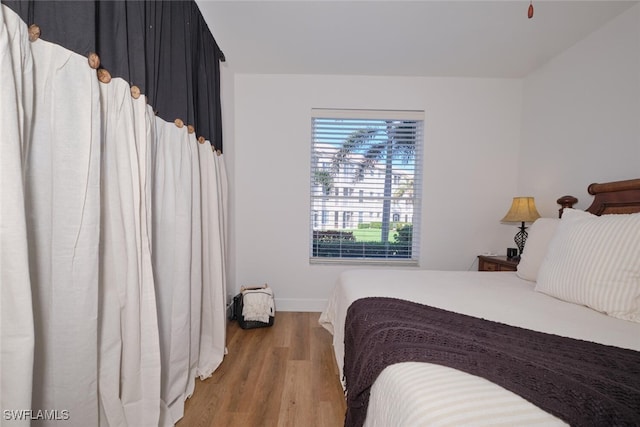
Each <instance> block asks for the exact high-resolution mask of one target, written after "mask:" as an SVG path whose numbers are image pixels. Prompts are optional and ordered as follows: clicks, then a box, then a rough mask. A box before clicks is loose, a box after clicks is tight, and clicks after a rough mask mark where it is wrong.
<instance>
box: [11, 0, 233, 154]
mask: <svg viewBox="0 0 640 427" xmlns="http://www.w3.org/2000/svg"><path fill="white" fill-rule="evenodd" d="M2 3H3V4H5V5H7V6H8V7H10V8H11V9H13V10H14V11H15V12H16V13H17V14H18V15H20V16H21V17H22V19H23V20H24V21H25V22H26V23H27V25H31V24H37V25H38V26H40V29H41V38H42V39H44V40H47V41H50V42H53V43H56V44H59V45H61V46H64V47H66V48H67V49H69V50H72V51H74V52H76V53H78V54H80V55H83V56H87V55H88V54H89V53H91V52H96V53H97V54H98V55H99V56H100V61H101V68H105V69H106V70H108V71H109V72H110V73H111V75H112V76H113V77H121V78H123V79H125V80H127V81H128V82H129V84H131V85H136V86H138V87H139V88H140V90H141V91H142V93H143V94H145V95H146V96H147V98H148V100H149V104H150V105H151V106H152V107H153V108H154V110H155V111H156V113H157V115H158V116H160V117H161V118H163V119H165V120H167V121H170V122H172V121H174V120H175V119H177V118H180V119H182V120H183V121H184V122H185V124H189V125H193V126H194V128H195V129H196V135H197V136H204V137H205V138H206V139H208V140H210V141H211V144H212V145H213V146H214V147H215V148H216V149H219V150H222V114H221V105H220V62H221V61H222V62H223V61H224V55H223V53H222V51H221V50H220V48H219V47H218V45H217V43H216V41H215V39H214V38H213V35H212V34H211V32H210V31H209V28H208V26H207V24H206V22H205V21H204V18H203V17H202V14H201V13H200V9H199V8H198V6H197V4H196V3H195V2H194V1H96V0H88V1H64V0H63V1H34V0H29V1H24V0H2Z"/></svg>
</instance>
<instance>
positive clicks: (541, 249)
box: [516, 218, 560, 282]
mask: <svg viewBox="0 0 640 427" xmlns="http://www.w3.org/2000/svg"><path fill="white" fill-rule="evenodd" d="M559 223H560V219H558V218H538V219H537V220H536V221H535V222H534V223H533V224H531V227H529V231H528V234H529V237H527V241H526V242H525V246H524V250H523V251H522V256H521V257H520V262H519V263H518V269H517V273H516V274H517V275H518V277H520V278H521V279H524V280H530V281H532V282H535V281H536V280H537V279H538V270H540V266H541V265H542V261H544V256H545V255H546V254H547V250H548V249H549V243H550V242H551V239H552V238H553V236H554V235H555V233H556V228H557V227H558V224H559Z"/></svg>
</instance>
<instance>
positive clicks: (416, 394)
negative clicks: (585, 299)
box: [320, 269, 640, 426]
mask: <svg viewBox="0 0 640 427" xmlns="http://www.w3.org/2000/svg"><path fill="white" fill-rule="evenodd" d="M533 288H534V283H532V282H528V281H525V280H522V279H519V278H518V277H517V276H516V274H515V273H514V272H477V271H464V272H462V271H460V272H458V271H455V272H454V271H432V270H392V269H385V270H380V269H371V270H351V271H347V272H344V273H342V274H341V276H340V279H339V282H338V284H337V285H336V287H335V289H334V291H333V293H332V295H331V297H330V299H329V303H328V305H327V308H326V309H325V311H324V312H323V313H322V314H321V316H320V323H321V324H322V325H323V326H324V327H325V328H326V329H327V330H329V332H331V333H332V334H333V346H334V352H335V356H336V362H337V364H338V368H339V370H340V377H341V378H342V365H343V360H344V321H345V317H346V313H347V309H348V308H349V305H351V303H352V302H353V301H355V300H357V299H359V298H363V297H367V296H387V297H395V298H402V299H407V300H411V301H416V302H419V303H422V304H426V305H430V306H433V307H439V308H443V309H447V310H451V311H455V312H458V313H463V314H467V315H471V316H475V317H480V318H483V319H487V320H493V321H497V322H502V323H506V324H509V325H513V326H519V327H524V328H528V329H532V330H536V331H541V332H548V333H553V334H556V335H561V336H567V337H572V338H578V339H583V340H588V341H593V342H598V343H602V344H607V345H613V346H617V347H624V348H629V349H633V350H637V351H640V323H633V322H628V321H624V320H619V319H615V318H612V317H609V316H606V315H603V314H601V313H598V312H596V311H593V310H591V309H589V308H586V307H582V306H578V305H575V304H570V303H566V302H563V301H560V300H557V299H555V298H552V297H549V296H547V295H545V294H542V293H539V292H535V291H534V289H533ZM365 425H367V426H389V425H394V426H418V425H430V426H431V425H433V426H436V425H456V426H461V425H474V426H480V425H491V426H496V425H545V426H546V425H564V423H563V422H562V421H561V420H558V419H557V418H555V417H554V416H552V415H550V414H548V413H546V412H544V411H542V410H541V409H539V408H537V407H536V406H534V405H533V404H531V403H529V402H528V401H526V400H524V399H522V398H521V397H519V396H517V395H516V394H514V393H512V392H510V391H508V390H506V389H504V388H502V387H500V386H498V385H495V384H493V383H491V382H489V381H487V380H485V379H483V378H479V377H475V376H473V375H469V374H466V373H463V372H460V371H457V370H454V369H451V368H447V367H443V366H439V365H433V364H428V363H400V364H396V365H392V366H389V367H387V368H386V369H385V370H384V371H383V372H382V373H381V374H380V376H379V377H378V379H377V380H376V382H375V383H374V385H373V387H372V389H371V398H370V402H369V409H368V412H367V420H366V424H365Z"/></svg>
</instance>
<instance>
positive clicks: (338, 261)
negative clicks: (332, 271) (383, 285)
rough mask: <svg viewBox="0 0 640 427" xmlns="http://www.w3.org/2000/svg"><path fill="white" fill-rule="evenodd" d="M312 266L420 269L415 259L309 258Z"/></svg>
mask: <svg viewBox="0 0 640 427" xmlns="http://www.w3.org/2000/svg"><path fill="white" fill-rule="evenodd" d="M309 264H311V265H322V264H324V265H375V266H386V267H419V263H418V260H415V259H390V258H380V259H363V258H329V257H327V258H322V257H320V258H309Z"/></svg>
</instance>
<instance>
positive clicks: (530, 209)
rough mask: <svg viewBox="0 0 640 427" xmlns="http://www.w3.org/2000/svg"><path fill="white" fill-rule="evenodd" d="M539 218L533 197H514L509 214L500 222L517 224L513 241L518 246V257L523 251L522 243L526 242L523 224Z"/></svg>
mask: <svg viewBox="0 0 640 427" xmlns="http://www.w3.org/2000/svg"><path fill="white" fill-rule="evenodd" d="M538 218H540V214H539V213H538V210H537V209H536V203H535V201H534V200H533V197H514V198H513V202H512V203H511V208H509V212H507V214H506V215H505V216H504V218H502V222H519V223H521V225H520V231H518V232H517V233H516V235H515V237H514V238H513V241H514V242H515V243H516V245H517V246H518V251H519V256H522V251H523V250H524V242H526V241H527V236H528V235H527V231H526V229H527V227H525V225H524V223H525V222H533V221H535V220H536V219H538Z"/></svg>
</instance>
